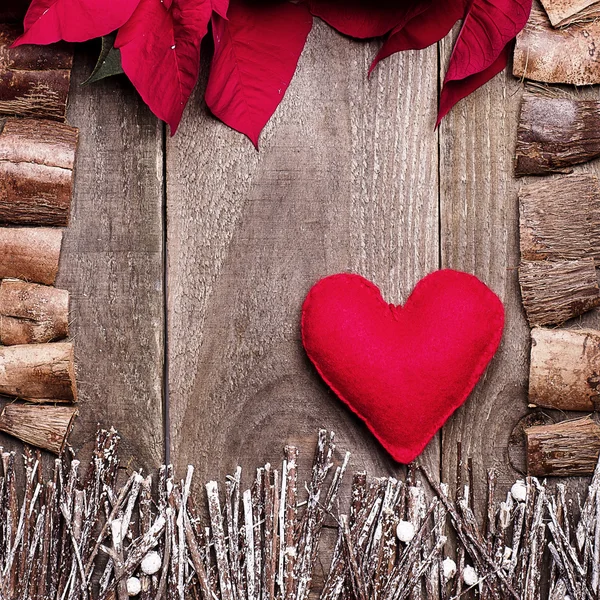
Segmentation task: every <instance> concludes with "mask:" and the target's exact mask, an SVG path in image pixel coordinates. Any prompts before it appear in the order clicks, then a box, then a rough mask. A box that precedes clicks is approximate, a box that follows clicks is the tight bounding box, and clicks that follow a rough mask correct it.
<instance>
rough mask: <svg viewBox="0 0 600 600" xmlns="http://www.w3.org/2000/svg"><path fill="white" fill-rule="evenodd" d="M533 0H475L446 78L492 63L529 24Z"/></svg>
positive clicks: (451, 58)
mask: <svg viewBox="0 0 600 600" xmlns="http://www.w3.org/2000/svg"><path fill="white" fill-rule="evenodd" d="M530 11H531V0H473V2H472V3H471V5H470V7H469V11H468V13H467V16H466V17H465V20H464V23H463V25H462V28H461V30H460V34H459V36H458V39H457V40H456V44H455V45H454V49H453V51H452V55H451V57H450V64H449V65H448V71H447V73H446V79H445V80H446V81H454V80H458V79H464V78H465V77H469V76H470V75H474V74H475V73H480V72H481V71H483V70H484V69H487V68H488V67H489V66H490V65H492V64H493V63H494V62H495V61H496V59H497V58H498V56H500V54H501V52H502V50H504V48H505V47H506V44H508V42H510V41H511V40H512V39H514V38H515V36H516V35H517V33H519V31H521V29H523V27H525V24H526V23H527V19H528V18H529V12H530Z"/></svg>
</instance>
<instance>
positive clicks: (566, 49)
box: [513, 5, 600, 85]
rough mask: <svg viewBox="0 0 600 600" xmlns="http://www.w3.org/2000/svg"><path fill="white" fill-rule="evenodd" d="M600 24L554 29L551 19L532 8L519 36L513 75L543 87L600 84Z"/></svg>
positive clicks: (591, 23)
mask: <svg viewBox="0 0 600 600" xmlns="http://www.w3.org/2000/svg"><path fill="white" fill-rule="evenodd" d="M598 52H600V22H598V21H591V22H589V23H579V24H576V25H572V26H571V27H569V28H568V29H553V27H552V25H551V24H550V21H549V19H548V16H547V15H546V13H545V12H544V11H543V10H542V9H541V8H540V7H539V6H535V5H534V6H533V8H532V9H531V15H530V17H529V21H527V25H525V28H524V29H523V30H522V31H521V33H519V35H518V36H517V43H516V45H515V52H514V60H513V74H514V75H515V77H519V78H526V79H532V80H534V81H542V82H544V83H570V84H574V85H592V84H595V83H600V55H599V54H598Z"/></svg>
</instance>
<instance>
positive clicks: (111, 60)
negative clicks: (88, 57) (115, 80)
mask: <svg viewBox="0 0 600 600" xmlns="http://www.w3.org/2000/svg"><path fill="white" fill-rule="evenodd" d="M116 37H117V32H116V31H115V32H113V33H110V34H109V35H105V36H104V37H103V38H102V47H101V49H100V56H99V57H98V62H97V63H96V66H95V67H94V70H93V71H92V74H91V75H90V76H89V77H88V78H87V79H86V80H85V81H84V82H83V83H82V85H88V84H90V83H95V82H96V81H100V80H101V79H105V78H106V77H112V76H113V75H121V74H122V73H123V68H122V67H121V51H120V50H119V49H118V48H115V39H116Z"/></svg>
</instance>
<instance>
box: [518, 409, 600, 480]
mask: <svg viewBox="0 0 600 600" xmlns="http://www.w3.org/2000/svg"><path fill="white" fill-rule="evenodd" d="M525 435H526V436H527V472H528V474H529V475H533V476H536V477H542V476H546V475H556V476H568V475H590V474H591V473H593V472H594V469H595V467H596V463H597V462H598V454H599V453H600V426H599V425H598V424H597V423H596V422H595V421H593V420H592V419H590V418H589V417H585V418H583V419H577V420H574V421H562V422H561V423H556V424H554V425H538V426H536V427H530V428H529V429H526V430H525Z"/></svg>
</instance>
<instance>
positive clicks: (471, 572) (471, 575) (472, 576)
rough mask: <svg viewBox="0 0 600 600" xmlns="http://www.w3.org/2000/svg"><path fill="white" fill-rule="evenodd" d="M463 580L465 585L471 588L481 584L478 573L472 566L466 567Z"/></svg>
mask: <svg viewBox="0 0 600 600" xmlns="http://www.w3.org/2000/svg"><path fill="white" fill-rule="evenodd" d="M463 580H464V582H465V585H467V586H469V587H471V586H472V585H476V584H477V583H478V582H479V575H477V571H476V570H475V569H474V568H473V567H472V566H471V565H467V566H466V567H465V570H464V571H463Z"/></svg>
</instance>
